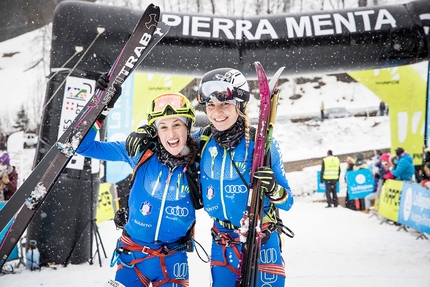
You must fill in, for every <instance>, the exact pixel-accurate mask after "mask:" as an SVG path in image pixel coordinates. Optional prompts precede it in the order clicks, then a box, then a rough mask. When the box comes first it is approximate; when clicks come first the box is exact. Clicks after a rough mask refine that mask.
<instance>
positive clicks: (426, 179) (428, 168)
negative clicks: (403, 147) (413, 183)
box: [419, 148, 430, 189]
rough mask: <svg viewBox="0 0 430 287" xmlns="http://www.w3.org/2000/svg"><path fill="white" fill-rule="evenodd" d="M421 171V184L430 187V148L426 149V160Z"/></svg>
mask: <svg viewBox="0 0 430 287" xmlns="http://www.w3.org/2000/svg"><path fill="white" fill-rule="evenodd" d="M423 162H424V163H423V165H422V167H421V170H420V171H419V177H420V185H421V186H422V187H425V188H427V189H430V148H426V149H424V160H423Z"/></svg>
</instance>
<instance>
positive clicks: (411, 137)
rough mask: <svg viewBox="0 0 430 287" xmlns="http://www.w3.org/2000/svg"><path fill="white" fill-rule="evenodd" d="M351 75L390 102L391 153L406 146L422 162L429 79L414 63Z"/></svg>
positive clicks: (417, 160)
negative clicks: (422, 74) (426, 78)
mask: <svg viewBox="0 0 430 287" xmlns="http://www.w3.org/2000/svg"><path fill="white" fill-rule="evenodd" d="M348 74H349V75H350V76H351V77H353V78H354V79H355V80H356V81H357V82H360V83H362V84H363V85H365V86H366V87H367V88H369V90H371V91H372V92H373V93H375V95H377V96H378V97H379V98H381V99H382V101H384V102H385V103H386V104H388V108H389V116H390V126H391V153H394V151H395V149H396V148H397V147H402V148H404V149H405V150H406V151H407V152H408V153H409V154H410V155H411V156H412V157H413V158H414V165H420V164H421V163H422V147H423V145H424V129H425V116H426V114H425V112H426V87H427V83H426V81H425V80H424V79H423V78H422V77H421V75H420V74H419V73H418V72H417V71H416V70H415V69H414V68H412V67H411V66H401V67H394V68H387V69H378V70H367V71H359V72H350V73H348Z"/></svg>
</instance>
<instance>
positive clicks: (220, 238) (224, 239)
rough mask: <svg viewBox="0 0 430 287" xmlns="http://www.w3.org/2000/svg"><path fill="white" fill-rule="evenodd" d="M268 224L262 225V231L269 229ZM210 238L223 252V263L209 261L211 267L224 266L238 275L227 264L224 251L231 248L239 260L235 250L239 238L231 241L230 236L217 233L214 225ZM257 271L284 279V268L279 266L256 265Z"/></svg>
mask: <svg viewBox="0 0 430 287" xmlns="http://www.w3.org/2000/svg"><path fill="white" fill-rule="evenodd" d="M269 226H270V224H268V223H266V224H263V225H262V231H264V230H267V229H268V228H269ZM212 236H213V238H214V241H215V243H216V244H218V245H220V246H222V250H223V262H221V261H216V260H211V266H225V267H227V268H228V269H229V270H230V271H231V272H233V273H234V274H236V275H238V272H239V271H238V270H237V269H236V268H234V267H233V266H232V265H230V264H228V261H227V258H226V256H227V255H226V249H227V247H229V246H230V247H232V248H233V251H234V253H235V255H236V258H240V251H239V250H238V248H237V245H238V244H239V237H238V238H236V239H233V238H232V237H231V236H230V234H228V233H226V232H223V233H221V232H219V230H218V228H217V227H216V226H215V225H214V226H213V227H212ZM258 271H260V272H265V273H267V274H274V275H279V276H283V277H285V268H284V266H283V265H281V264H272V263H270V264H262V263H260V264H258Z"/></svg>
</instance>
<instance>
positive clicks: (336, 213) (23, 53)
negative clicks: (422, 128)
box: [0, 0, 430, 287]
mask: <svg viewBox="0 0 430 287" xmlns="http://www.w3.org/2000/svg"><path fill="white" fill-rule="evenodd" d="M292 2H294V1H292ZM314 2H315V3H320V2H321V1H314ZM345 2H346V3H347V7H355V6H356V5H357V4H356V2H357V1H355V0H354V1H345ZM369 2H370V1H369ZM380 2H384V3H380V4H384V5H385V4H397V3H403V2H407V1H398V0H392V1H388V0H387V1H383V0H380ZM315 5H316V4H315ZM38 33H40V31H34V32H31V33H28V34H26V35H23V36H20V37H17V38H15V39H11V40H9V41H5V42H1V43H0V55H1V54H2V53H3V54H4V53H12V52H19V53H18V54H15V55H14V56H13V57H10V58H4V57H3V58H0V68H1V69H0V78H1V79H2V81H1V85H2V89H3V90H4V91H13V93H12V94H13V98H14V99H13V100H12V99H11V97H10V94H11V93H2V95H0V96H1V98H0V102H2V107H3V109H2V110H3V112H2V115H0V120H4V119H5V118H9V117H14V115H15V114H16V112H17V107H19V106H20V105H21V104H23V103H31V101H30V100H29V99H31V96H29V95H34V93H33V92H34V91H35V90H37V86H38V85H39V86H40V85H41V84H40V82H42V81H43V80H44V79H43V77H44V76H46V70H43V69H42V68H40V69H30V70H27V69H28V68H29V67H31V66H33V64H34V61H35V59H37V57H36V56H35V55H41V51H42V49H41V48H39V47H38V46H33V47H32V49H28V43H30V42H31V41H30V40H29V39H34V38H35V37H37V35H39V34H38ZM39 49H40V50H39ZM414 68H416V69H417V70H418V71H419V72H420V73H421V75H423V77H424V74H425V72H426V71H427V63H421V64H417V65H414ZM307 76H309V75H307ZM318 76H320V77H322V81H324V82H325V83H327V84H326V85H324V86H322V87H321V89H314V88H313V87H312V84H310V83H309V84H305V85H302V86H301V87H300V88H301V90H302V92H301V93H303V95H304V96H303V98H302V99H301V100H300V101H292V100H290V99H289V97H290V95H292V94H294V92H295V91H294V87H293V85H292V84H291V83H292V81H289V82H287V83H285V84H284V85H283V86H282V88H283V90H282V94H281V102H280V107H279V109H278V110H279V112H278V114H279V116H280V119H281V118H283V117H290V116H292V115H295V114H297V113H300V114H306V115H307V114H318V113H319V105H320V103H321V101H324V103H325V105H326V107H330V106H343V107H345V108H347V109H348V110H357V109H370V108H373V107H375V106H377V105H378V104H379V99H378V98H377V97H376V96H375V95H374V94H372V93H371V92H370V91H368V90H367V89H365V88H364V87H363V86H361V85H360V84H358V83H351V84H347V83H343V82H337V81H336V80H335V77H334V76H327V75H318ZM41 86H42V88H41V89H42V93H43V91H44V86H43V85H41ZM16 87H20V89H16ZM296 88H297V87H296ZM6 94H7V95H6ZM30 106H31V105H30ZM251 110H252V111H251V112H252V113H255V112H256V105H255V103H251ZM275 137H276V138H277V140H278V141H279V142H280V146H281V148H282V152H283V155H284V160H285V161H294V160H301V159H309V158H315V157H322V156H324V155H325V153H326V151H327V150H328V149H332V150H333V151H334V153H335V154H342V153H349V152H357V151H363V150H372V149H374V150H376V149H380V148H388V147H390V145H391V144H390V124H389V118H388V117H371V118H364V117H359V118H355V117H352V118H346V119H337V120H326V121H324V122H313V121H312V122H307V123H292V122H290V121H288V120H282V121H281V120H280V121H279V122H277V124H276V126H275ZM33 155H34V149H26V150H22V152H19V153H16V154H15V155H14V157H13V158H12V163H14V164H16V165H17V166H19V169H20V170H19V171H20V177H21V178H22V179H23V178H25V177H26V176H27V175H28V174H29V173H30V171H31V165H32V162H33ZM318 169H319V166H314V167H308V168H305V169H304V170H303V171H301V172H292V173H288V174H287V177H288V179H289V181H290V185H291V187H292V189H293V191H295V192H296V193H297V194H306V193H311V194H312V191H313V190H314V189H315V184H316V171H317V170H318ZM341 178H343V176H341ZM344 192H345V188H344V184H343V183H342V182H341V196H342V195H343V194H344ZM321 199H323V196H322V195H321V194H312V195H309V196H300V197H297V198H296V203H295V205H294V206H293V208H292V209H291V210H290V211H289V212H281V217H282V218H283V220H284V223H285V224H286V225H287V226H288V227H289V228H291V229H292V230H293V231H294V232H295V238H293V239H291V238H284V247H283V256H284V260H285V265H286V270H287V276H288V279H287V286H296V287H307V286H309V287H314V286H324V287H325V286H330V287H331V286H342V287H343V286H360V287H361V286H376V287H385V286H390V287H391V286H392V287H400V286H402V287H403V286H414V287H421V286H422V287H428V286H430V272H429V270H430V242H429V240H416V237H417V236H418V234H417V233H415V232H414V231H413V230H409V232H405V231H404V230H400V231H397V229H398V227H396V226H393V225H388V224H382V225H381V224H380V221H379V220H378V219H377V218H376V217H374V216H373V217H369V215H367V214H364V213H361V212H354V211H351V210H349V209H345V208H342V207H339V208H337V209H334V208H332V209H325V208H324V206H325V203H323V202H317V201H318V200H321ZM210 226H211V222H210V220H209V218H208V217H207V215H206V214H205V212H203V211H199V213H198V222H197V228H196V239H197V241H198V242H200V244H202V245H203V247H204V248H205V249H206V250H207V251H208V252H209V250H210V235H209V228H210ZM98 227H99V231H100V234H101V238H102V240H103V244H104V247H105V250H106V252H107V258H102V262H101V263H102V267H100V266H99V262H98V259H97V257H96V258H94V264H93V265H89V264H86V263H85V264H80V265H68V266H67V267H63V266H56V269H55V270H54V269H53V268H42V270H41V271H34V272H31V271H28V270H25V267H23V266H20V267H19V268H17V269H16V273H15V274H9V275H3V276H0V287H3V286H4V287H9V286H19V287H20V286H23V287H24V286H25V287H27V286H44V287H56V286H65V287H72V286H73V287H75V286H88V287H93V286H94V287H96V286H103V285H104V282H106V281H107V280H108V279H112V278H114V274H115V268H110V267H109V263H110V256H111V254H112V251H113V249H114V246H115V244H116V240H117V238H118V237H119V234H120V231H117V230H116V229H115V227H114V224H113V222H111V221H106V222H102V223H99V224H98ZM199 251H200V254H201V255H202V256H204V254H203V252H202V250H199ZM102 255H103V254H102ZM102 257H103V256H102ZM12 263H16V262H12ZM209 268H210V267H209V264H205V263H203V262H201V261H200V259H199V258H198V256H197V253H196V252H194V253H191V254H190V273H191V274H190V286H209V283H208V282H209V278H210V274H209Z"/></svg>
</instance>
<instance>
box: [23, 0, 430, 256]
mask: <svg viewBox="0 0 430 287" xmlns="http://www.w3.org/2000/svg"><path fill="white" fill-rule="evenodd" d="M142 12H143V11H139V10H131V9H128V8H121V7H113V6H103V5H99V4H92V3H88V2H69V1H66V2H62V3H61V4H59V5H58V6H57V8H56V10H55V15H54V19H53V28H52V46H51V63H50V69H51V73H52V74H51V77H52V79H51V80H50V81H49V82H48V84H47V88H46V98H45V104H46V105H47V108H46V109H45V112H44V114H43V117H42V125H41V126H42V127H41V130H40V131H39V138H40V142H39V144H38V147H37V152H36V158H35V163H37V162H38V161H39V160H40V159H41V158H43V156H44V154H45V153H46V151H47V150H49V149H50V148H51V146H52V145H53V144H54V143H55V141H56V140H57V137H58V134H59V130H58V127H61V126H62V124H65V122H64V121H62V120H63V119H62V115H61V110H62V105H63V95H64V89H65V88H64V85H63V81H66V80H67V75H68V74H70V75H71V76H73V77H75V79H76V78H81V79H82V80H83V81H87V82H86V83H84V84H85V85H87V87H88V91H87V92H89V93H90V92H91V89H92V88H93V87H94V80H95V79H97V78H98V77H99V75H100V74H101V73H103V72H106V71H108V70H109V69H110V67H111V65H112V63H113V62H114V60H115V59H116V57H117V55H118V54H119V52H120V50H121V49H122V46H123V44H124V43H125V41H126V40H127V38H128V37H129V35H130V33H131V31H132V29H133V27H134V26H135V24H136V23H137V21H138V19H139V17H140V15H141V14H142ZM162 20H163V21H164V22H166V23H167V24H169V25H171V26H172V28H171V30H170V32H169V33H168V35H167V36H166V37H165V38H164V39H163V40H162V42H161V43H160V44H159V45H158V46H157V47H156V48H155V49H154V50H153V52H152V53H151V54H150V56H149V57H148V58H147V59H146V60H145V61H144V63H143V64H142V65H141V66H140V67H139V68H138V70H142V71H145V72H158V73H167V74H180V75H187V76H195V77H199V76H201V75H202V74H203V73H205V72H206V71H208V70H210V69H214V68H218V67H224V66H232V67H236V68H238V69H240V70H241V71H243V72H244V73H245V74H246V76H247V77H248V78H249V79H252V78H255V73H254V69H253V65H252V63H253V62H254V61H256V60H258V61H260V62H261V63H262V64H263V66H264V67H265V69H266V72H267V73H268V75H269V76H270V75H271V74H273V73H274V72H275V71H276V70H277V69H278V68H279V67H280V66H283V65H285V66H286V69H285V71H284V74H283V75H284V76H287V75H299V74H306V73H317V72H321V73H340V72H351V71H361V70H368V69H375V68H385V67H396V66H400V65H407V64H412V63H417V62H420V61H426V60H428V59H429V53H430V52H429V49H430V46H429V43H430V34H429V28H430V1H428V0H419V1H414V2H410V3H407V4H403V5H391V6H378V7H364V8H359V9H350V10H338V11H319V12H315V13H303V14H282V15H262V16H253V17H246V18H241V17H219V16H216V15H188V14H175V13H169V12H164V13H163V15H162ZM98 27H103V28H105V31H104V32H103V33H102V34H98V30H97V28H98ZM80 47H82V48H83V51H85V52H83V51H81V50H80V49H81V48H80ZM90 81H92V84H91V83H90ZM66 85H67V83H66ZM69 85H72V84H69ZM57 89H58V93H57V92H56V90H57ZM72 164H76V165H78V164H79V165H80V166H81V168H70V167H69V166H68V168H67V169H66V170H65V171H64V172H63V173H62V175H61V176H60V179H59V181H58V183H57V184H56V185H55V186H54V188H55V189H56V192H54V194H55V196H51V197H50V198H48V200H47V202H46V203H45V204H44V205H43V208H42V209H43V210H42V212H41V216H36V217H35V219H34V220H33V222H32V223H31V224H30V226H29V229H28V231H27V236H28V238H29V239H35V240H37V241H38V246H39V249H40V252H41V263H42V264H46V263H48V262H57V263H65V264H67V262H69V261H70V262H71V263H75V264H79V263H83V262H86V261H87V260H88V258H89V256H91V255H92V250H91V248H92V238H93V237H92V236H93V233H94V230H96V227H97V226H96V225H95V210H96V208H95V205H96V204H97V196H98V191H99V186H100V179H99V173H98V172H99V170H98V169H97V168H93V167H92V165H91V162H90V160H89V159H87V158H85V159H83V160H82V161H81V162H79V161H76V162H73V163H72ZM58 205H62V206H65V207H66V208H65V210H60V209H59V208H58ZM42 215H43V216H42ZM65 226H67V228H64V227H65ZM54 230H55V232H54ZM27 241H29V240H27Z"/></svg>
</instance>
